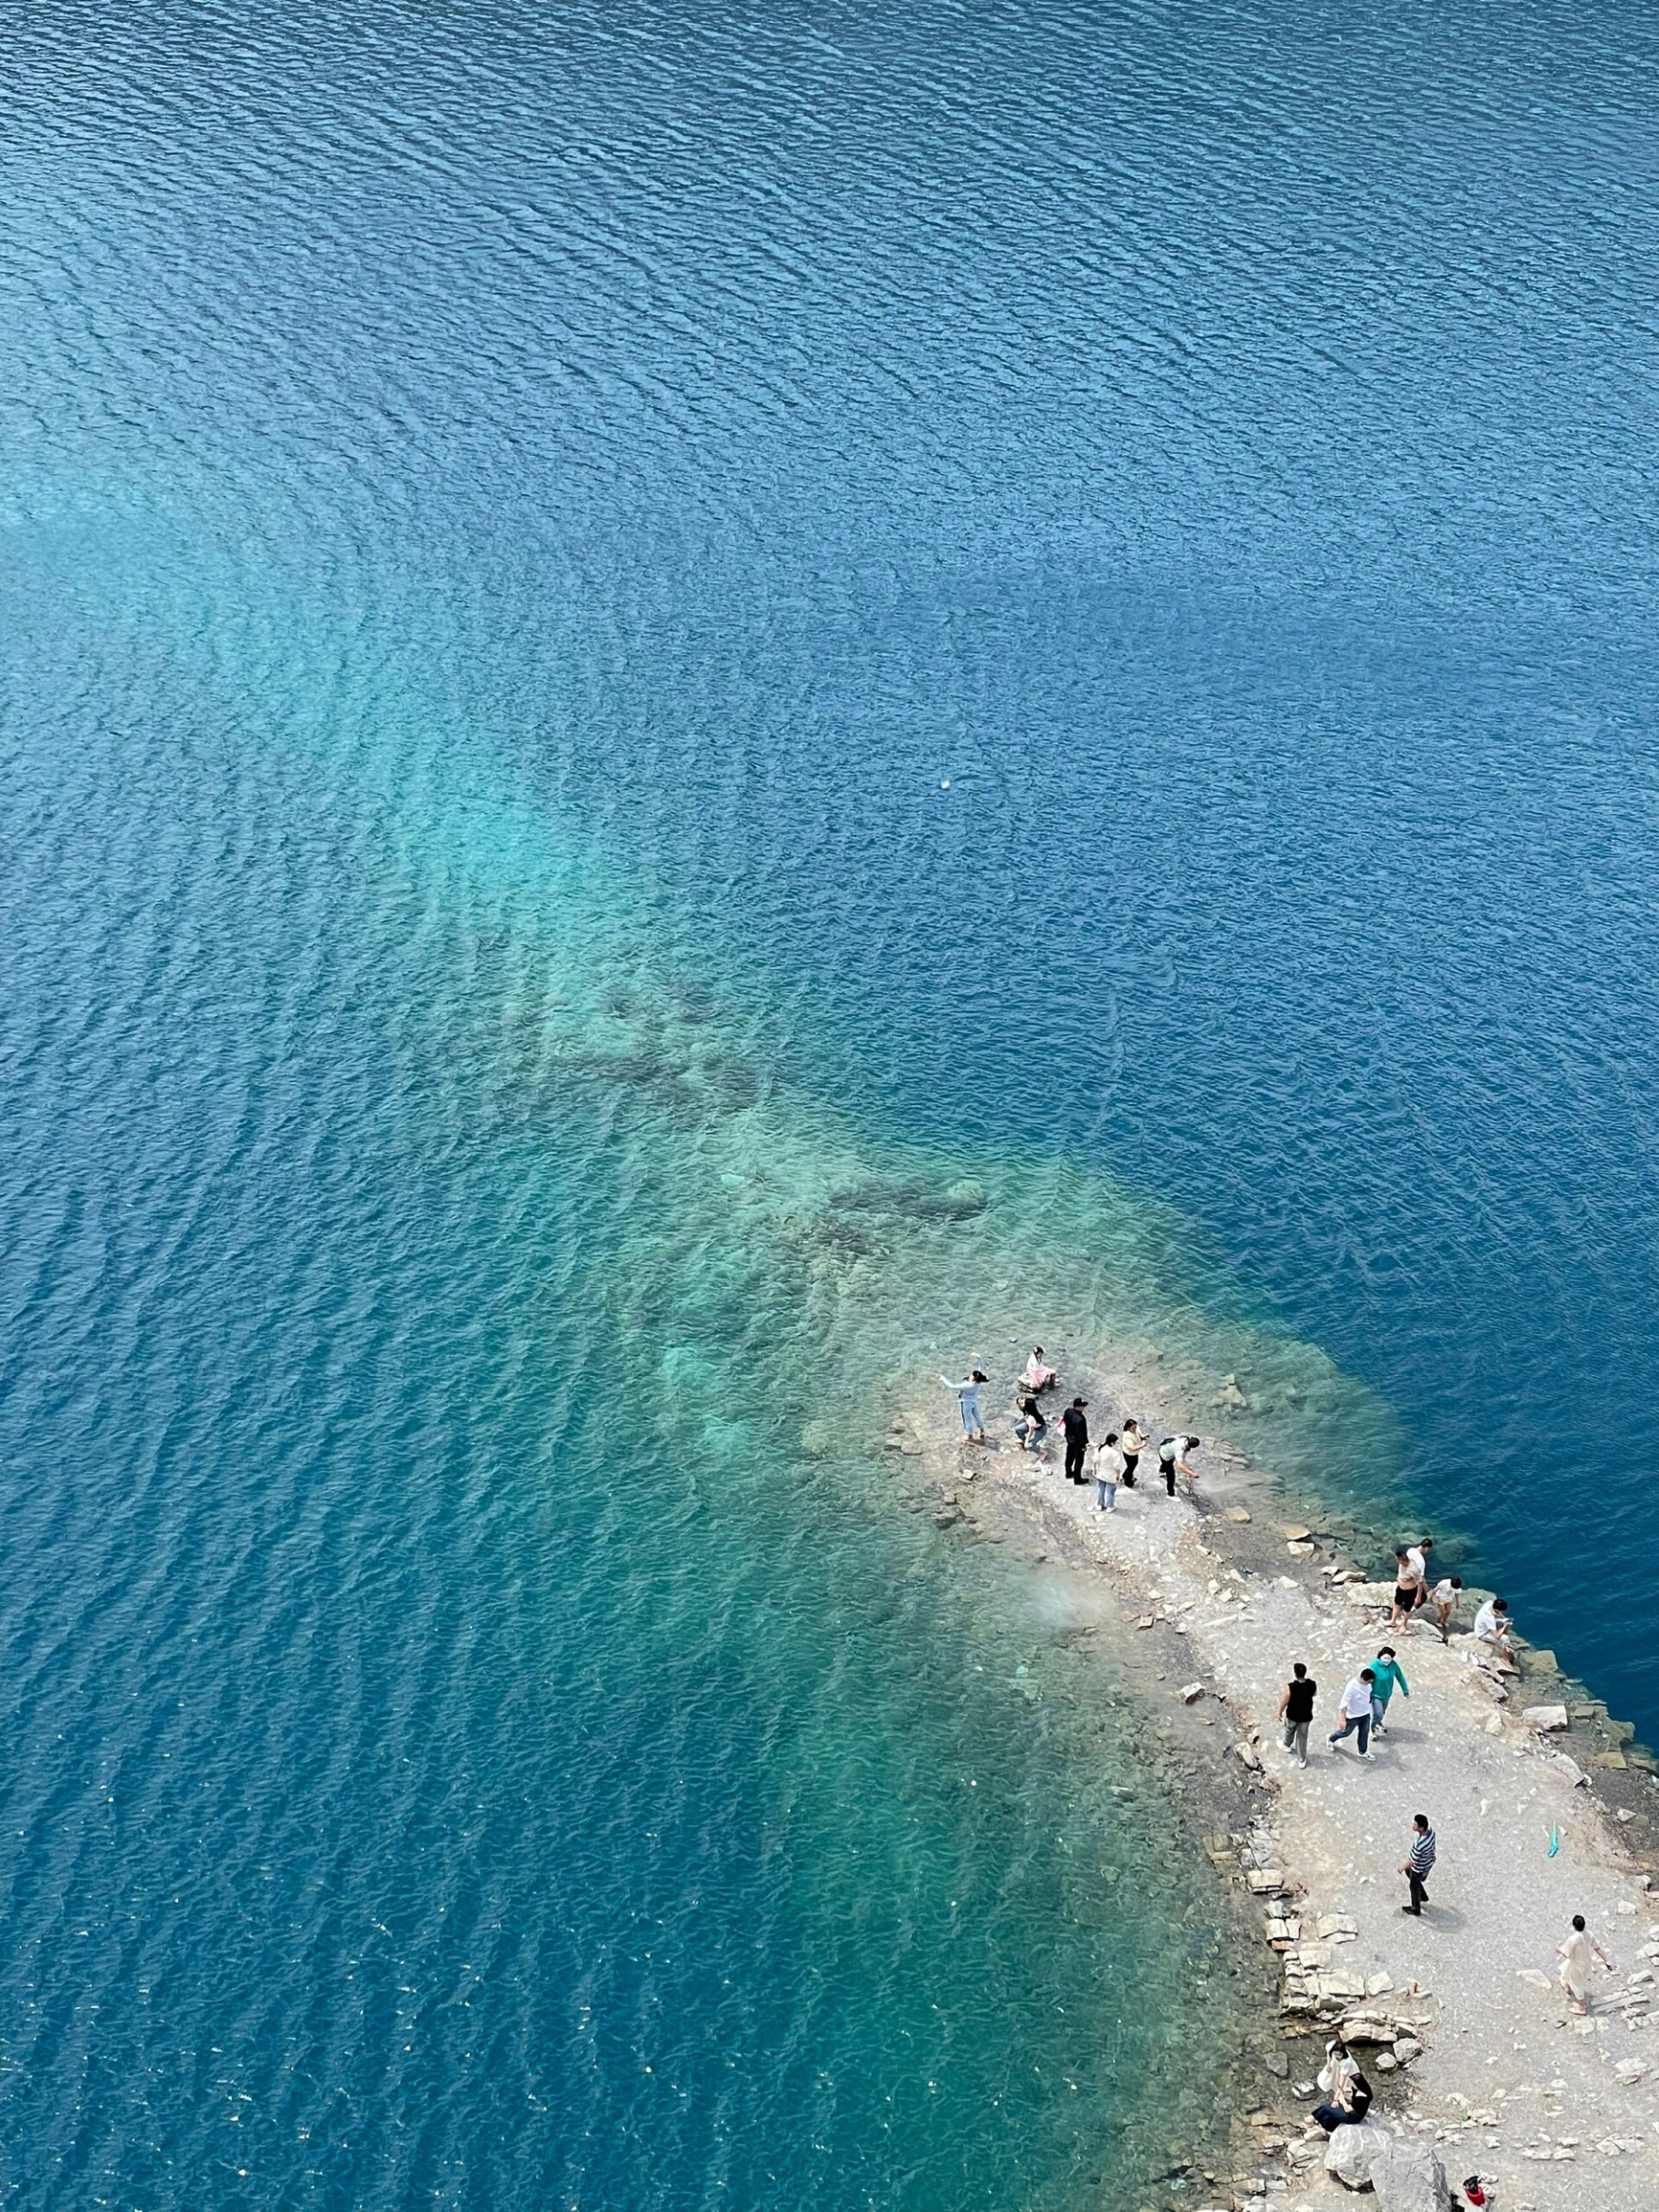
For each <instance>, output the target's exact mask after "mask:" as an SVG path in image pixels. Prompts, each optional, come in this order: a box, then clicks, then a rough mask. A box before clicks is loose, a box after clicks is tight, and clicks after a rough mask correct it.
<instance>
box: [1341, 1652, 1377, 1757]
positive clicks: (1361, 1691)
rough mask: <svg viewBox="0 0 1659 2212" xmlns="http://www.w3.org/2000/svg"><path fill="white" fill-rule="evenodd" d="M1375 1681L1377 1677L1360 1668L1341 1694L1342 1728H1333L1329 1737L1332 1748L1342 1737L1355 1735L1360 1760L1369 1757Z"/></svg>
mask: <svg viewBox="0 0 1659 2212" xmlns="http://www.w3.org/2000/svg"><path fill="white" fill-rule="evenodd" d="M1376 1680H1377V1677H1376V1676H1375V1675H1374V1674H1373V1673H1372V1671H1371V1669H1370V1668H1369V1667H1364V1668H1362V1669H1361V1670H1360V1672H1359V1673H1358V1674H1356V1676H1355V1678H1354V1680H1353V1681H1352V1682H1350V1683H1349V1684H1348V1687H1347V1688H1346V1689H1345V1690H1344V1691H1343V1693H1342V1726H1341V1727H1339V1728H1334V1729H1333V1730H1332V1732H1331V1737H1330V1742H1331V1744H1332V1745H1333V1747H1334V1746H1335V1745H1337V1744H1339V1743H1340V1742H1341V1741H1342V1739H1343V1737H1344V1736H1352V1735H1357V1736H1358V1738H1359V1756H1360V1757H1361V1758H1362V1759H1367V1758H1369V1757H1370V1756H1371V1751H1370V1744H1371V1689H1372V1684H1373V1683H1374V1682H1376Z"/></svg>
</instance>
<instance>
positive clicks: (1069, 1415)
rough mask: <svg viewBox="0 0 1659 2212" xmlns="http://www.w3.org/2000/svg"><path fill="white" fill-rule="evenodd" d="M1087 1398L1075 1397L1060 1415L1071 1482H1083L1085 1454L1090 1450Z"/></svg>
mask: <svg viewBox="0 0 1659 2212" xmlns="http://www.w3.org/2000/svg"><path fill="white" fill-rule="evenodd" d="M1087 1404H1088V1400H1087V1398H1073V1399H1072V1401H1071V1403H1070V1405H1069V1406H1067V1407H1066V1409H1065V1412H1064V1413H1062V1415H1061V1416H1060V1425H1061V1427H1062V1428H1063V1429H1064V1430H1065V1477H1066V1480H1067V1481H1069V1482H1079V1483H1081V1482H1083V1481H1085V1480H1087V1477H1086V1476H1085V1475H1084V1472H1083V1461H1084V1455H1085V1454H1086V1453H1087V1450H1088V1415H1087V1413H1086V1412H1085V1411H1084V1408H1085V1407H1086V1406H1087Z"/></svg>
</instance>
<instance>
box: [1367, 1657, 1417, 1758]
mask: <svg viewBox="0 0 1659 2212" xmlns="http://www.w3.org/2000/svg"><path fill="white" fill-rule="evenodd" d="M1371 1676H1372V1682H1371V1733H1372V1734H1373V1735H1374V1736H1379V1735H1381V1733H1382V1727H1383V1723H1384V1722H1385V1721H1386V1720H1387V1718H1388V1701H1389V1699H1390V1698H1391V1697H1392V1696H1393V1695H1394V1693H1395V1691H1396V1690H1398V1691H1399V1692H1400V1694H1401V1697H1402V1698H1408V1697H1410V1695H1411V1684H1410V1683H1409V1682H1407V1681H1406V1679H1405V1672H1404V1669H1403V1668H1402V1667H1401V1663H1400V1661H1399V1660H1398V1659H1396V1658H1395V1656H1394V1646H1393V1645H1392V1644H1391V1643H1385V1644H1384V1645H1383V1647H1382V1649H1381V1650H1380V1651H1379V1653H1378V1655H1377V1657H1376V1658H1375V1659H1373V1660H1372V1662H1371Z"/></svg>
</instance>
